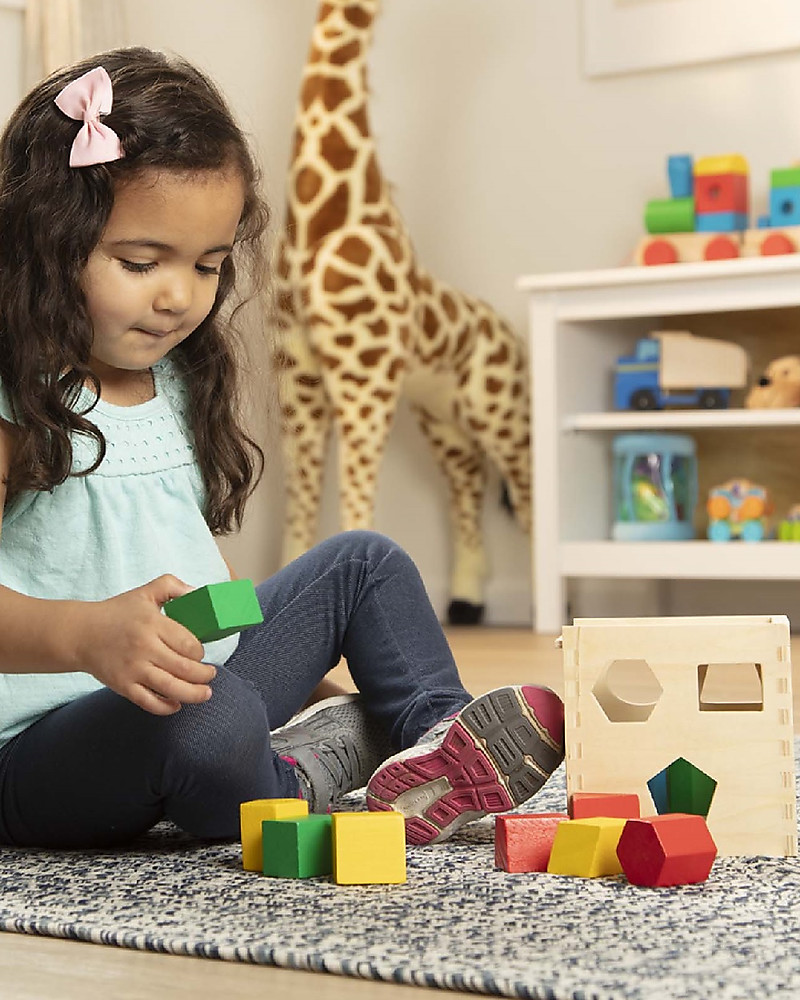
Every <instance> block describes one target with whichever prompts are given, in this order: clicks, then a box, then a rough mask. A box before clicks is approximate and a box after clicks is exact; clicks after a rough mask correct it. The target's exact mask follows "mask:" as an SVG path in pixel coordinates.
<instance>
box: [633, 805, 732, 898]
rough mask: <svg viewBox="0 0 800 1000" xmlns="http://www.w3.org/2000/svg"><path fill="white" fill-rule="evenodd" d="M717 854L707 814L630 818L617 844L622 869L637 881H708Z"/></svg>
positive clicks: (641, 882)
mask: <svg viewBox="0 0 800 1000" xmlns="http://www.w3.org/2000/svg"><path fill="white" fill-rule="evenodd" d="M716 856H717V846H716V844H715V843H714V840H713V838H712V837H711V834H710V833H709V832H708V826H707V825H706V821H705V818H704V817H703V816H693V815H689V814H688V813H667V814H666V815H664V816H650V817H648V818H647V819H629V820H628V822H627V823H626V824H625V829H624V830H623V831H622V836H621V837H620V838H619V843H618V844H617V857H618V858H619V861H620V864H621V865H622V870H623V871H624V872H625V875H626V876H627V879H628V881H629V882H632V883H633V884H634V885H649V886H666V885H688V884H690V883H692V882H705V880H706V879H707V878H708V875H709V872H710V871H711V866H712V864H713V863H714V858H716Z"/></svg>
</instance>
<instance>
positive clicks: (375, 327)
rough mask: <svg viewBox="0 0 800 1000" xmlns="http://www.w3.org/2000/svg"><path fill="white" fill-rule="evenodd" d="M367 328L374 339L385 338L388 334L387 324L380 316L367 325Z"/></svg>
mask: <svg viewBox="0 0 800 1000" xmlns="http://www.w3.org/2000/svg"><path fill="white" fill-rule="evenodd" d="M367 327H368V328H369V329H370V330H371V331H372V333H373V335H374V336H375V337H385V336H386V334H387V333H388V332H389V324H388V323H387V322H386V320H385V319H382V318H381V317H380V316H379V317H378V319H376V320H375V321H374V322H373V323H367Z"/></svg>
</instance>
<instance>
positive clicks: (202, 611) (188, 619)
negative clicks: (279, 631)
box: [164, 580, 264, 642]
mask: <svg viewBox="0 0 800 1000" xmlns="http://www.w3.org/2000/svg"><path fill="white" fill-rule="evenodd" d="M164 612H165V614H167V615H169V617H170V618H174V619H175V621H176V622H180V623H181V625H185V626H186V628H188V629H189V631H190V632H194V634H195V635H196V636H197V638H198V639H199V640H200V642H213V641H214V640H215V639H224V638H225V636H226V635H233V633H234V632H241V631H242V629H245V628H249V627H250V626H251V625H258V624H259V623H260V622H263V621H264V616H263V615H262V614H261V608H260V607H259V604H258V597H257V596H256V588H255V587H254V586H253V581H252V580H226V581H224V582H223V583H209V584H206V586H205V587H198V588H197V590H193V591H191V593H189V594H184V595H183V597H175V598H174V599H173V600H171V601H167V603H166V604H165V605H164Z"/></svg>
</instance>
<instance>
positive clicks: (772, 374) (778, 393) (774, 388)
mask: <svg viewBox="0 0 800 1000" xmlns="http://www.w3.org/2000/svg"><path fill="white" fill-rule="evenodd" d="M744 405H745V406H748V407H750V409H753V410H766V409H779V408H781V407H790V406H800V357H798V356H797V355H796V354H789V355H787V356H786V357H784V358H775V360H774V361H770V363H769V364H768V365H767V367H766V369H765V371H764V374H763V375H762V376H761V378H760V379H759V380H758V385H754V386H753V388H752V389H751V390H750V392H748V394H747V398H746V399H745V401H744Z"/></svg>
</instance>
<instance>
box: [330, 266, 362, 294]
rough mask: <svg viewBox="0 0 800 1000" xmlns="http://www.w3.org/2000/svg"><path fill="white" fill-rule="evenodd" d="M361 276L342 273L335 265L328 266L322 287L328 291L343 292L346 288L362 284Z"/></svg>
mask: <svg viewBox="0 0 800 1000" xmlns="http://www.w3.org/2000/svg"><path fill="white" fill-rule="evenodd" d="M360 284H361V281H360V279H359V278H354V277H352V276H351V275H349V274H342V272H341V271H337V270H336V268H335V267H330V266H329V267H326V268H325V273H324V274H323V276H322V287H323V288H324V289H325V291H326V292H333V293H335V292H341V291H343V290H344V289H345V288H352V287H353V285H360Z"/></svg>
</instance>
